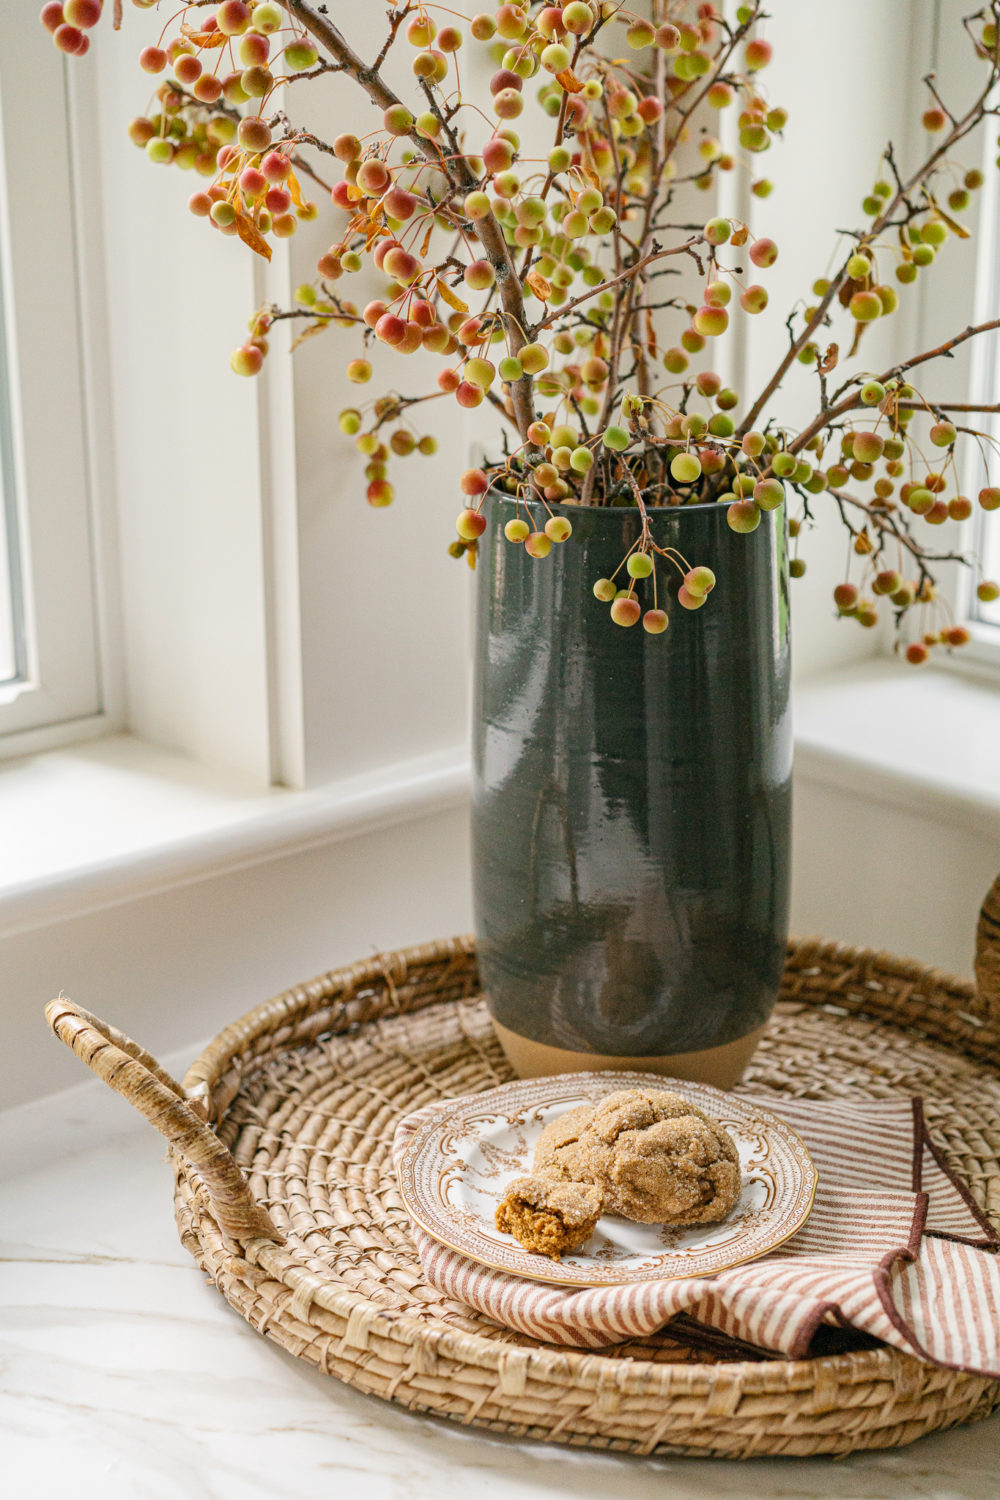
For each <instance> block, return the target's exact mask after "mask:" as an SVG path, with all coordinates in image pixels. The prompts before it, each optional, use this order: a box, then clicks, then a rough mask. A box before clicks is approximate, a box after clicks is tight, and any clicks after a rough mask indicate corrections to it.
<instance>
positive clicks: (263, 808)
mask: <svg viewBox="0 0 1000 1500" xmlns="http://www.w3.org/2000/svg"><path fill="white" fill-rule="evenodd" d="M467 796H468V757H467V755H466V752H465V749H464V747H460V748H457V749H454V750H449V751H444V752H441V753H438V754H434V755H427V756H421V757H418V758H416V759H412V760H408V761H399V762H396V763H395V764H393V765H389V766H383V767H381V768H380V769H378V770H375V771H372V772H368V773H365V774H364V775H360V776H353V777H349V778H345V779H344V780H342V781H338V782H334V783H331V784H329V785H326V786H322V787H319V788H316V789H314V790H310V791H305V792H295V791H288V790H285V789H283V788H279V787H276V788H270V789H263V790H262V789H261V788H259V787H257V786H255V785H253V784H252V783H249V782H248V781H246V780H243V779H241V778H238V777H236V776H232V775H227V774H225V773H222V772H219V771H215V770H212V769H211V768H209V767H206V766H203V765H201V764H199V763H198V762H196V761H193V760H191V759H190V758H189V757H187V756H184V755H181V754H178V753H175V752H172V751H167V750H160V749H157V748H156V747H155V746H152V745H149V744H147V743H145V742H143V741H141V740H137V739H133V738H132V737H130V736H128V735H114V736H111V737H109V738H107V739H102V740H98V741H94V742H91V743H88V744H81V745H75V746H73V747H71V748H68V749H65V750H54V751H49V752H47V753H44V754H41V755H35V756H31V757H26V758H24V759H23V760H17V761H9V762H6V763H3V764H0V807H2V809H3V811H2V814H0V826H2V827H3V838H2V840H0V937H5V936H10V935H12V934H13V933H15V932H22V931H26V930H29V929H31V928H35V927H38V926H41V925H43V924H45V923H48V922H55V921H59V920H62V919H65V918H68V917H71V916H80V915H82V914H83V913H85V912H86V911H89V910H95V909H99V908H101V907H106V906H113V905H116V904H118V903H119V902H122V901H126V900H132V899H135V898H136V897H138V896H143V895H148V894H151V893H152V892H154V891H157V890H163V889H167V888H169V887H172V886H177V885H183V884H186V883H188V882H190V881H194V880H200V879H203V878H206V877H208V876H211V875H215V874H219V873H222V872H224V871H227V870H232V869H234V868H238V867H240V866H246V865H253V864H257V863H259V862H261V861H263V860H267V859H274V858H280V857H281V856H283V855H286V854H292V853H295V852H297V851H298V850H301V849H307V848H312V847H316V846H317V845H321V844H325V843H332V842H335V841H338V840H341V839H346V838H351V837H357V836H358V835H361V834H364V833H368V832H371V831H373V830H375V829H378V828H382V827H386V826H387V825H389V824H390V823H398V822H405V821H408V820H409V819H411V818H416V817H420V816H424V815H426V814H428V813H433V812H436V811H440V810H443V809H445V808H448V807H453V806H458V805H460V804H461V803H462V802H464V801H465V799H466V798H467Z"/></svg>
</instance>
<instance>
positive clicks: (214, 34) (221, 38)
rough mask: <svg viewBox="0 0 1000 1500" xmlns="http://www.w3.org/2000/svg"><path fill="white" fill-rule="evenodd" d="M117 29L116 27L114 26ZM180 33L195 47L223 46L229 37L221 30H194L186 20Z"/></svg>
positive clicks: (182, 23)
mask: <svg viewBox="0 0 1000 1500" xmlns="http://www.w3.org/2000/svg"><path fill="white" fill-rule="evenodd" d="M116 29H117V28H116ZM181 34H182V35H183V36H186V37H187V39H188V41H189V42H194V44H195V46H196V47H224V46H225V45H226V43H227V42H228V41H229V40H230V38H229V37H228V36H227V35H226V34H225V33H224V32H222V31H196V30H195V28H194V27H193V26H189V25H188V23H187V22H186V21H182V22H181Z"/></svg>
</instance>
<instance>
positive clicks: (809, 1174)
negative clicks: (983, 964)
mask: <svg viewBox="0 0 1000 1500" xmlns="http://www.w3.org/2000/svg"><path fill="white" fill-rule="evenodd" d="M639 1087H652V1088H657V1089H670V1090H671V1091H672V1092H674V1093H677V1094H680V1095H681V1097H682V1098H684V1099H689V1100H690V1101H691V1103H692V1104H695V1105H697V1106H698V1108H699V1109H703V1110H705V1111H706V1113H707V1114H710V1115H711V1116H712V1117H713V1118H714V1119H716V1120H718V1121H720V1123H721V1124H722V1125H724V1126H725V1128H726V1129H727V1130H728V1131H729V1134H730V1135H731V1136H732V1138H733V1141H734V1143H735V1145H736V1149H737V1151H738V1152H739V1158H740V1169H741V1171H742V1173H743V1191H742V1193H741V1194H740V1198H739V1201H738V1202H737V1204H736V1207H735V1208H734V1209H733V1211H732V1213H731V1214H730V1215H729V1216H728V1218H726V1219H725V1220H723V1221H722V1222H721V1223H719V1224H698V1225H692V1226H691V1227H689V1228H677V1227H671V1226H670V1225H663V1224H634V1223H632V1222H631V1221H630V1220H627V1219H619V1218H615V1217H612V1216H611V1215H609V1214H605V1215H604V1216H603V1217H602V1218H601V1219H600V1221H599V1222H598V1225H597V1229H596V1230H595V1231H594V1233H593V1235H592V1236H591V1238H590V1239H589V1240H588V1241H587V1243H586V1245H584V1246H582V1247H581V1248H580V1249H579V1250H577V1251H575V1252H574V1253H573V1254H572V1255H564V1256H563V1258H562V1260H560V1261H555V1260H551V1259H549V1258H548V1257H547V1256H544V1255H537V1254H534V1253H532V1252H529V1251H527V1250H524V1249H522V1248H521V1246H520V1245H519V1244H518V1243H517V1241H516V1240H515V1239H513V1237H512V1236H511V1235H508V1234H501V1233H500V1231H499V1230H498V1229H497V1228H496V1227H495V1225H494V1219H493V1216H494V1213H495V1211H496V1206H497V1204H498V1203H499V1201H500V1199H501V1198H502V1197H503V1195H504V1192H505V1190H506V1187H507V1184H508V1183H509V1182H510V1181H511V1180H512V1179H513V1178H515V1177H522V1176H524V1175H525V1173H526V1172H528V1171H530V1169H531V1158H532V1153H533V1151H534V1147H535V1142H536V1141H537V1139H538V1136H539V1134H540V1133H541V1131H542V1129H543V1127H544V1126H546V1125H548V1124H549V1123H550V1121H552V1120H555V1119H557V1118H558V1116H559V1115H561V1114H564V1113H565V1112H566V1110H569V1109H573V1108H574V1107H575V1106H576V1105H578V1104H588V1103H590V1104H594V1103H596V1102H597V1101H598V1100H599V1099H602V1098H603V1097H604V1096H605V1094H610V1093H613V1092H614V1091H615V1090H616V1089H622V1088H639ZM399 1188H400V1193H401V1194H402V1198H403V1202H404V1204H405V1205H406V1209H407V1212H408V1213H409V1215H410V1218H411V1219H412V1220H413V1222H414V1223H415V1224H419V1225H420V1227H421V1228H422V1229H425V1230H426V1231H427V1233H428V1234H429V1235H431V1236H432V1238H434V1239H436V1240H438V1241H440V1243H441V1244H443V1245H447V1246H449V1248H451V1249H452V1250H457V1251H459V1252H460V1253H461V1254H462V1255H465V1256H468V1258H469V1259H470V1260H475V1261H478V1262H479V1263H480V1264H481V1265H485V1266H492V1267H495V1268H496V1269H497V1270H500V1271H509V1272H511V1273H512V1274H513V1275H515V1276H527V1277H530V1278H531V1279H532V1280H533V1281H549V1282H554V1283H556V1284H557V1285H560V1286H615V1285H619V1284H621V1283H623V1282H631V1281H657V1280H660V1279H663V1278H667V1277H670V1278H676V1277H681V1276H710V1275H713V1274H714V1273H715V1272H717V1271H726V1270H730V1269H731V1268H732V1267H733V1266H738V1265H742V1264H743V1263H744V1262H745V1261H748V1260H755V1259H756V1258H757V1257H758V1256H760V1255H766V1254H767V1253H768V1251H770V1250H774V1249H775V1248H776V1247H777V1246H778V1245H781V1244H783V1242H784V1241H785V1240H787V1239H790V1238H791V1236H792V1235H793V1234H795V1232H796V1230H798V1229H800V1228H801V1227H802V1225H803V1224H804V1223H805V1221H806V1219H807V1218H808V1217H809V1212H810V1210H811V1208H812V1203H813V1196H814V1194H815V1191H816V1169H815V1167H814V1166H813V1164H812V1162H811V1160H810V1159H809V1153H808V1152H807V1150H806V1148H805V1145H804V1144H803V1142H802V1141H801V1139H800V1138H799V1136H797V1135H796V1134H795V1131H794V1130H791V1129H790V1128H789V1126H787V1125H785V1124H784V1123H783V1121H781V1120H779V1119H778V1117H777V1116H776V1115H772V1114H771V1113H770V1112H769V1111H767V1110H763V1109H760V1108H759V1107H758V1106H757V1105H756V1104H752V1103H751V1102H750V1101H749V1100H746V1099H741V1098H740V1097H739V1096H738V1095H737V1094H725V1093H722V1092H721V1090H719V1089H714V1088H710V1087H709V1086H708V1085H707V1084H701V1083H685V1082H683V1081H681V1080H679V1079H672V1078H661V1077H659V1076H657V1075H654V1074H649V1073H569V1074H562V1075H560V1076H559V1077H555V1078H527V1079H519V1080H517V1081H515V1082H514V1083H505V1084H503V1085H501V1087H500V1088H495V1089H489V1090H487V1092H486V1093H483V1094H470V1095H468V1096H467V1097H465V1098H462V1099H456V1100H454V1101H453V1102H451V1103H445V1104H443V1105H442V1107H441V1110H440V1112H439V1113H437V1114H435V1115H434V1116H432V1117H431V1118H430V1119H428V1120H426V1121H424V1122H423V1123H422V1124H420V1125H419V1126H418V1127H417V1129H416V1130H415V1132H414V1134H413V1136H412V1137H411V1139H410V1141H409V1142H408V1144H407V1146H406V1149H405V1151H404V1153H403V1156H402V1158H401V1160H400V1163H399Z"/></svg>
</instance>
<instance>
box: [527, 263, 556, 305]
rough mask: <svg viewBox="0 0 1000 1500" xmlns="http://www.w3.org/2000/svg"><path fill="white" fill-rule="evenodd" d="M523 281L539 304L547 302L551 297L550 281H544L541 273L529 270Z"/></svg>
mask: <svg viewBox="0 0 1000 1500" xmlns="http://www.w3.org/2000/svg"><path fill="white" fill-rule="evenodd" d="M524 279H525V281H526V283H527V284H528V286H530V287H531V290H532V291H533V292H534V294H535V296H536V297H537V298H538V300H539V302H548V300H549V298H550V297H551V296H552V283H551V281H546V279H545V277H544V276H543V275H542V273H541V271H536V270H531V271H529V272H528V274H527V276H526V277H525V278H524Z"/></svg>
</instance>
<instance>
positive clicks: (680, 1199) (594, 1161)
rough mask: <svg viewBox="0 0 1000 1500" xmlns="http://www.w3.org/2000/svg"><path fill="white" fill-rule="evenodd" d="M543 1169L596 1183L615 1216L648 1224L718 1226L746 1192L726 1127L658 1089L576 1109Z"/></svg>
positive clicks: (551, 1135) (555, 1133)
mask: <svg viewBox="0 0 1000 1500" xmlns="http://www.w3.org/2000/svg"><path fill="white" fill-rule="evenodd" d="M560 1126H563V1127H564V1128H563V1129H562V1131H560V1130H559V1127H560ZM535 1170H536V1171H544V1172H548V1173H552V1174H555V1173H558V1174H559V1175H560V1176H562V1177H564V1178H567V1179H570V1180H573V1181H582V1182H593V1183H595V1184H596V1185H597V1186H598V1187H599V1188H600V1190H601V1193H602V1195H603V1198H604V1208H605V1211H606V1212H607V1213H612V1214H619V1215H621V1217H622V1218H626V1219H633V1220H635V1221H636V1222H638V1223H640V1224H661V1223H663V1224H679V1225H684V1224H713V1223H717V1222H718V1221H719V1220H720V1219H724V1218H725V1217H726V1215H727V1214H728V1213H730V1212H731V1211H732V1209H733V1208H734V1207H735V1205H736V1202H737V1200H738V1198H739V1195H740V1187H741V1177H740V1167H739V1158H738V1157H737V1154H736V1148H735V1146H734V1145H733V1142H732V1140H731V1139H730V1137H729V1135H728V1134H727V1133H726V1131H725V1130H724V1129H723V1128H722V1126H721V1125H719V1124H718V1123H717V1121H715V1120H713V1119H712V1118H711V1116H709V1115H707V1114H705V1113H704V1111H703V1110H700V1109H697V1108H696V1107H695V1106H694V1105H693V1104H689V1103H688V1101H687V1100H686V1099H682V1098H681V1097H680V1095H679V1094H673V1093H669V1092H668V1091H666V1090H658V1089H619V1090H618V1091H617V1092H616V1093H613V1094H609V1095H608V1096H607V1097H606V1098H605V1099H602V1100H601V1101H600V1103H599V1104H597V1105H595V1106H593V1107H591V1106H589V1105H582V1106H580V1107H579V1108H577V1109H574V1110H570V1111H569V1112H568V1113H567V1114H566V1115H564V1116H563V1117H562V1118H561V1119H560V1120H557V1121H555V1122H554V1123H553V1124H552V1125H549V1126H546V1128H545V1130H544V1131H543V1132H542V1134H541V1136H540V1137H539V1141H538V1147H537V1149H536V1153H535Z"/></svg>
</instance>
